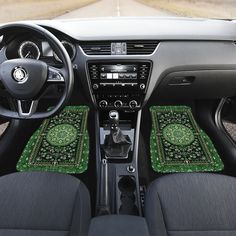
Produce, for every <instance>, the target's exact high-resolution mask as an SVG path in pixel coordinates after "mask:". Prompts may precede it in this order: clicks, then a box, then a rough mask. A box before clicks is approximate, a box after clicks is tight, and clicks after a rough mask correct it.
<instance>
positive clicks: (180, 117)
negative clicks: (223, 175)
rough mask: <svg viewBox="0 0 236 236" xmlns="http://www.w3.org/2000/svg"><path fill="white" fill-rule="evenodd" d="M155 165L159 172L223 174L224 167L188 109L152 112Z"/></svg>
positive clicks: (156, 109)
mask: <svg viewBox="0 0 236 236" xmlns="http://www.w3.org/2000/svg"><path fill="white" fill-rule="evenodd" d="M150 112H151V116H152V132H151V140H150V151H151V162H152V167H153V169H154V170H155V171H156V172H160V173H172V172H194V171H221V170H222V169H223V168H224V166H223V163H222V161H221V159H220V157H219V155H218V153H217V151H216V149H215V147H214V145H213V143H212V141H211V140H210V138H209V137H208V136H207V135H206V133H204V131H203V130H201V129H200V128H199V127H198V125H197V123H196V121H195V120H194V117H193V115H192V112H191V108H189V107H187V106H154V107H151V108H150Z"/></svg>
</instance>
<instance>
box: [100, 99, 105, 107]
mask: <svg viewBox="0 0 236 236" xmlns="http://www.w3.org/2000/svg"><path fill="white" fill-rule="evenodd" d="M99 107H101V108H106V107H107V101H106V100H102V101H100V102H99Z"/></svg>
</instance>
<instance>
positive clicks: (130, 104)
mask: <svg viewBox="0 0 236 236" xmlns="http://www.w3.org/2000/svg"><path fill="white" fill-rule="evenodd" d="M137 106H138V103H137V101H135V100H131V101H130V102H129V107H130V108H131V109H134V108H136V107H137Z"/></svg>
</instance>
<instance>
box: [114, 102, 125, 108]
mask: <svg viewBox="0 0 236 236" xmlns="http://www.w3.org/2000/svg"><path fill="white" fill-rule="evenodd" d="M122 105H123V103H122V101H120V100H116V101H115V102H114V107H115V108H120V107H122Z"/></svg>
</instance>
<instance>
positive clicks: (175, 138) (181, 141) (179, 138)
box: [163, 124, 194, 146]
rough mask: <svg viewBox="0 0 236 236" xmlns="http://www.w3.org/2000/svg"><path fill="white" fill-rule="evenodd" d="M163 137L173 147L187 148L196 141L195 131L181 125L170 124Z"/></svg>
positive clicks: (164, 130)
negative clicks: (186, 146)
mask: <svg viewBox="0 0 236 236" xmlns="http://www.w3.org/2000/svg"><path fill="white" fill-rule="evenodd" d="M163 136H164V138H165V139H166V141H167V142H169V143H171V144H173V145H179V146H185V145H189V144H191V143H192V142H193V141H194V134H193V131H192V130H191V129H190V128H188V127H186V126H184V125H181V124H170V125H167V126H166V127H165V128H164V129H163Z"/></svg>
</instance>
